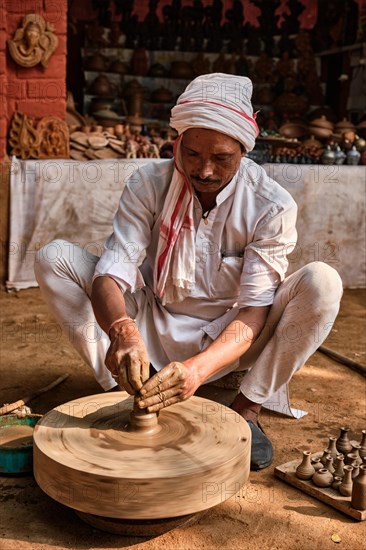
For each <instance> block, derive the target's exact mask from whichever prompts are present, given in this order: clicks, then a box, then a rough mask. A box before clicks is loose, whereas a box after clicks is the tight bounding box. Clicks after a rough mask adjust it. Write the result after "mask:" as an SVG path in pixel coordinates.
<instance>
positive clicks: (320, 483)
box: [311, 468, 333, 487]
mask: <svg viewBox="0 0 366 550" xmlns="http://www.w3.org/2000/svg"><path fill="white" fill-rule="evenodd" d="M311 480H312V482H313V483H314V485H316V486H317V487H330V486H331V485H332V483H333V475H332V474H331V473H330V472H328V470H326V469H325V468H321V469H320V470H318V471H317V472H315V474H314V475H313V477H312V478H311Z"/></svg>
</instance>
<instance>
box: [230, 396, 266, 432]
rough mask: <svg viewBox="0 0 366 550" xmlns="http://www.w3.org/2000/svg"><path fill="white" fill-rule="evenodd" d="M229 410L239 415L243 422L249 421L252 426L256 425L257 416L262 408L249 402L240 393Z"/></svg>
mask: <svg viewBox="0 0 366 550" xmlns="http://www.w3.org/2000/svg"><path fill="white" fill-rule="evenodd" d="M230 408H231V409H233V411H235V412H237V413H238V414H240V416H242V417H243V418H244V419H245V420H251V421H252V422H253V423H254V424H256V425H258V415H259V412H260V410H261V408H262V406H261V405H259V404H258V403H254V402H253V401H250V400H249V399H247V398H246V397H245V396H244V395H243V394H242V393H238V395H237V396H236V397H235V399H234V401H233V402H232V404H231V405H230Z"/></svg>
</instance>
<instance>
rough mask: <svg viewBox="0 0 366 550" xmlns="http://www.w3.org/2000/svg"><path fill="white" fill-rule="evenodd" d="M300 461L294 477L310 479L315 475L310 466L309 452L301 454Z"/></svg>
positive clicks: (313, 469) (312, 467)
mask: <svg viewBox="0 0 366 550" xmlns="http://www.w3.org/2000/svg"><path fill="white" fill-rule="evenodd" d="M302 455H303V457H302V461H301V463H300V464H299V465H298V467H297V468H296V477H298V478H299V479H305V480H306V479H311V478H312V477H313V475H314V474H315V468H314V466H313V465H312V464H311V457H310V455H311V453H310V451H304V452H303V453H302Z"/></svg>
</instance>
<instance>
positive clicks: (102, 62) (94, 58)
mask: <svg viewBox="0 0 366 550" xmlns="http://www.w3.org/2000/svg"><path fill="white" fill-rule="evenodd" d="M107 66H108V60H107V58H106V57H104V55H102V54H100V53H95V54H93V55H91V56H89V57H87V58H86V59H85V61H84V67H85V69H86V70H87V71H105V70H106V68H107Z"/></svg>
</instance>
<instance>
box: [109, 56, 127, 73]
mask: <svg viewBox="0 0 366 550" xmlns="http://www.w3.org/2000/svg"><path fill="white" fill-rule="evenodd" d="M109 72H111V73H117V74H127V73H128V64H127V63H126V62H125V61H121V60H120V59H115V60H114V61H112V63H111V65H110V67H109Z"/></svg>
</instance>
